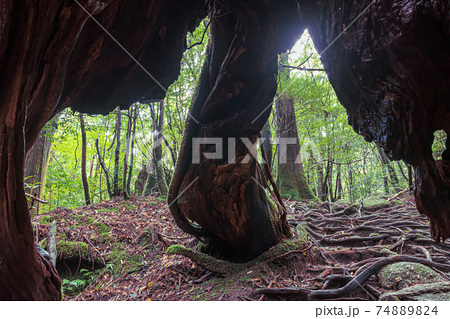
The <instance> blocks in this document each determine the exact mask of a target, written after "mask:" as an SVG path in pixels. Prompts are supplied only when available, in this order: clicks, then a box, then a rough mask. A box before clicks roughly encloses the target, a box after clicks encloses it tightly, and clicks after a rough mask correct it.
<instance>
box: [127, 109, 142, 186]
mask: <svg viewBox="0 0 450 319" xmlns="http://www.w3.org/2000/svg"><path fill="white" fill-rule="evenodd" d="M133 111H134V112H133V132H132V134H131V156H130V168H129V170H128V179H127V187H126V190H127V193H128V194H131V176H132V175H133V164H134V141H135V138H136V124H137V117H138V112H139V109H138V107H137V105H134V107H133ZM141 192H142V191H141Z"/></svg>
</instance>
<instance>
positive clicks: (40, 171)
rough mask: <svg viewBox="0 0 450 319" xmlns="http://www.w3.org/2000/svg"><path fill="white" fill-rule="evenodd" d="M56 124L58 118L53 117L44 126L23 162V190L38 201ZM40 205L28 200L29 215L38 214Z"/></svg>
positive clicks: (45, 175) (41, 192) (43, 183)
mask: <svg viewBox="0 0 450 319" xmlns="http://www.w3.org/2000/svg"><path fill="white" fill-rule="evenodd" d="M57 123H58V116H55V117H54V118H53V119H52V120H51V121H50V122H49V123H47V124H46V125H45V126H44V128H43V129H42V131H41V132H40V133H39V137H38V138H37V140H36V143H35V144H34V145H33V147H32V148H31V149H30V151H29V152H28V154H27V156H26V160H25V184H26V185H29V186H27V187H26V188H25V192H27V193H29V194H31V195H33V196H35V197H37V198H40V199H42V198H43V195H44V190H45V183H46V177H47V168H48V163H49V160H50V149H51V147H52V140H53V135H54V133H55V131H56V129H57V127H58V124H57ZM40 205H41V204H40V203H39V201H36V200H29V205H28V207H29V208H30V213H31V214H35V215H37V214H39V208H40Z"/></svg>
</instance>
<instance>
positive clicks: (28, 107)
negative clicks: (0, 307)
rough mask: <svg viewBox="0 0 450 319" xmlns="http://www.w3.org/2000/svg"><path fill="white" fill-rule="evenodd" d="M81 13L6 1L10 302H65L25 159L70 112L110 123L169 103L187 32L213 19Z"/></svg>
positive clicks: (195, 14) (167, 8) (0, 232)
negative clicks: (34, 212) (113, 114)
mask: <svg viewBox="0 0 450 319" xmlns="http://www.w3.org/2000/svg"><path fill="white" fill-rule="evenodd" d="M78 3H79V4H80V5H81V6H82V7H83V8H84V9H85V10H86V11H84V10H83V9H82V8H81V7H80V6H79V5H78V4H77V3H75V2H73V1H50V0H41V1H39V3H37V2H36V1H15V0H1V1H0V7H1V12H2V14H1V23H0V25H1V27H0V61H1V65H0V83H2V85H1V86H0V205H1V209H0V261H1V262H0V264H1V266H0V299H1V300H11V299H12V300H17V299H22V300H28V299H34V300H58V299H60V298H61V291H60V287H61V281H60V279H59V277H58V276H57V274H56V271H55V269H54V267H53V266H52V265H50V264H48V263H47V262H46V261H45V260H44V259H43V258H42V257H41V256H40V255H39V254H38V252H37V250H36V248H35V245H34V237H33V231H32V228H31V222H30V216H29V212H28V209H27V201H26V198H25V192H24V185H23V178H24V173H23V164H24V159H25V151H24V150H26V151H29V150H30V149H31V147H32V146H33V143H34V142H35V141H36V139H37V138H38V135H39V132H40V131H41V129H42V127H43V126H44V125H45V123H46V122H47V121H48V120H49V119H50V118H51V117H52V115H54V114H57V113H58V110H62V109H63V108H65V107H66V106H68V105H69V104H70V105H71V106H72V108H73V109H74V110H81V108H83V109H84V111H85V112H88V113H95V112H97V113H98V112H101V113H104V114H105V113H107V112H109V111H111V110H112V109H113V108H114V107H116V106H117V105H124V106H129V105H131V103H132V102H134V101H136V100H138V99H140V98H141V97H143V96H144V97H145V98H147V99H152V98H155V97H156V96H157V95H159V96H161V95H162V92H164V91H163V90H162V89H161V87H160V85H161V86H163V87H167V86H168V85H169V84H170V83H171V82H173V81H174V80H175V79H176V78H177V76H178V73H179V69H180V65H179V63H174V61H180V60H181V56H182V53H183V51H184V49H185V47H186V45H185V41H184V39H185V37H186V33H187V31H188V30H192V29H193V27H195V26H196V25H197V24H198V22H199V21H200V20H201V19H202V17H204V16H205V10H204V7H203V6H204V2H203V1H196V0H187V1H186V0H174V1H171V2H167V3H164V4H161V2H160V1H156V0H149V1H144V2H133V3H130V2H129V1H122V0H109V1H86V0H79V1H78ZM87 13H89V14H92V15H94V17H95V18H96V19H98V21H99V22H100V23H101V24H102V25H103V26H105V27H106V28H107V29H108V30H109V32H110V33H111V34H112V36H113V37H114V38H120V40H122V41H121V43H122V44H123V45H124V47H132V48H133V51H132V52H131V54H132V55H133V56H136V57H137V58H138V59H139V61H140V63H142V65H144V66H147V68H146V69H147V70H149V72H151V74H152V75H153V77H154V79H156V80H157V81H158V82H159V83H160V85H159V84H157V83H156V82H155V80H154V79H152V78H150V77H149V76H148V74H146V73H145V72H143V71H142V69H141V68H137V67H136V64H135V63H134V62H133V60H132V59H131V58H130V57H129V56H128V55H127V54H126V53H124V51H123V49H122V48H121V47H120V46H118V45H117V43H115V42H114V41H113V40H112V39H111V38H110V37H109V35H108V33H106V32H104V31H103V30H102V29H101V28H99V27H98V25H97V24H96V22H94V21H93V20H91V19H90V18H89V14H87ZM88 20H89V21H88ZM150 21H151V22H150ZM130 34H133V36H132V37H130V36H129V35H130ZM154 61H157V63H155V62H154ZM150 65H153V66H152V67H150ZM63 86H66V89H65V90H64V91H65V93H63V96H62V98H61V93H62V91H63ZM120 88H124V90H122V89H120ZM111 93H113V94H111ZM159 98H160V97H159ZM106 100H107V101H106ZM58 101H60V104H59V107H57V104H58ZM127 101H132V102H130V103H124V102H127ZM25 119H26V121H25ZM24 131H25V134H24Z"/></svg>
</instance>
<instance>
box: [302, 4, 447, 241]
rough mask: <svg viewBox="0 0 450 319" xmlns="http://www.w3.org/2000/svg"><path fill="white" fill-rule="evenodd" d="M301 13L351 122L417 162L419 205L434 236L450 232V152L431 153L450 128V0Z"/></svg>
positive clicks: (396, 154) (391, 152)
mask: <svg viewBox="0 0 450 319" xmlns="http://www.w3.org/2000/svg"><path fill="white" fill-rule="evenodd" d="M299 10H300V12H302V16H303V17H304V18H305V20H306V23H307V24H308V30H309V32H310V34H311V37H312V39H313V41H314V44H315V46H316V49H317V50H318V52H319V53H320V55H321V59H322V64H323V66H324V68H325V70H326V72H327V74H328V77H329V79H330V82H331V84H332V86H333V87H334V89H335V91H336V94H337V96H338V98H339V100H340V101H341V103H342V105H343V106H344V107H345V108H346V109H347V113H348V115H349V123H350V124H351V125H352V126H353V129H354V130H355V131H356V132H357V133H359V134H361V135H363V136H364V137H365V138H366V140H368V141H375V143H376V144H378V145H380V146H382V147H383V148H385V149H386V150H387V153H388V156H389V158H390V159H391V160H400V159H403V160H405V161H406V162H407V163H408V164H410V165H412V166H413V167H414V169H415V177H416V179H415V190H414V196H415V199H416V204H417V208H418V210H419V211H420V212H421V213H423V214H426V215H427V216H428V217H429V218H430V221H431V223H430V225H431V233H432V236H433V237H434V239H435V240H436V241H440V240H445V239H446V238H448V237H450V156H448V153H447V156H443V158H442V160H440V161H435V160H434V159H433V157H432V151H431V146H432V143H433V133H434V132H435V131H436V130H440V129H442V130H444V131H445V132H446V133H447V134H448V133H450V108H449V107H448V106H449V105H450V94H449V93H450V77H449V74H450V59H449V58H448V57H449V55H450V29H449V27H448V26H449V24H450V16H449V14H448V13H449V11H450V1H448V0H443V1H433V0H418V1H413V0H409V1H384V0H375V1H372V0H363V1H357V2H355V1H353V0H339V1H334V0H333V1H332V0H327V1H321V2H316V1H313V0H307V1H302V2H299ZM447 147H448V145H447Z"/></svg>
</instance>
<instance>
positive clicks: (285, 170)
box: [275, 53, 317, 201]
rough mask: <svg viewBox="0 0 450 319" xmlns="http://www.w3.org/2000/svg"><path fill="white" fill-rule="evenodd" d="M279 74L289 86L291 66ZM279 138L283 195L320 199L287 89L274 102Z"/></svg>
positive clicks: (283, 59)
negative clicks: (309, 175) (311, 181)
mask: <svg viewBox="0 0 450 319" xmlns="http://www.w3.org/2000/svg"><path fill="white" fill-rule="evenodd" d="M280 62H281V63H283V64H289V63H288V54H287V53H283V54H281V56H280ZM280 73H281V74H280V77H281V80H282V81H283V82H284V84H285V86H287V85H288V83H287V82H288V80H289V68H286V67H281V68H280ZM275 106H276V113H277V137H278V174H277V186H278V188H279V189H280V194H281V196H282V197H283V198H291V199H292V200H297V201H298V200H303V199H317V197H316V196H315V195H314V193H313V192H312V191H311V189H310V187H309V185H308V182H307V179H306V176H305V172H304V171H303V164H302V161H301V153H300V143H299V139H298V130H297V121H296V116H295V109H294V99H293V98H292V97H289V96H288V93H286V92H284V93H283V94H282V95H281V96H279V97H278V98H277V99H276V102H275Z"/></svg>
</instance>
